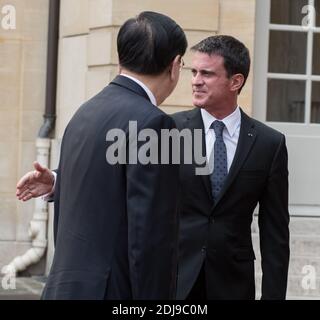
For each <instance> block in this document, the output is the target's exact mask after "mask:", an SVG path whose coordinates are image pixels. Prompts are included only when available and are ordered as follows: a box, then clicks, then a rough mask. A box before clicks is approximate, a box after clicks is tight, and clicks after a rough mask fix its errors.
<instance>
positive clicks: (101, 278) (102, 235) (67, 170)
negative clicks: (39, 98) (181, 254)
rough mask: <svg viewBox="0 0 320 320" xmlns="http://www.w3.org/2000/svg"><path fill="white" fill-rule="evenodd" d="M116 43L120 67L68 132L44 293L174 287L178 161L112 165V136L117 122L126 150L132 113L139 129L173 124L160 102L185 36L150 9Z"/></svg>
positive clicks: (160, 291)
mask: <svg viewBox="0 0 320 320" xmlns="http://www.w3.org/2000/svg"><path fill="white" fill-rule="evenodd" d="M117 44H118V55H119V65H120V73H121V74H120V75H119V76H117V77H116V78H115V79H114V80H113V81H112V82H111V83H110V84H109V85H108V86H107V87H106V88H104V89H103V90H102V91H101V92H100V93H98V94H97V95H96V96H95V97H93V98H92V99H90V100H89V101H88V102H86V103H84V104H83V105H82V106H81V107H80V108H79V109H78V111H77V112H76V113H75V115H74V116H73V118H72V119H71V121H70V122H69V124H68V125H67V128H66V130H65V133H64V136H63V139H62V144H61V155H60V163H59V168H58V170H57V180H56V185H55V192H54V201H55V221H54V229H55V230H54V235H55V254H54V259H53V264H52V267H51V271H50V274H49V277H48V280H47V283H46V286H45V288H44V291H43V294H42V298H43V299H172V298H174V295H175V289H176V288H175V287H176V270H177V246H178V241H177V238H178V234H177V220H178V215H177V202H178V175H179V167H178V166H177V165H173V164H169V165H162V164H156V163H153V164H150V163H149V164H146V165H143V164H141V163H140V162H139V161H136V162H135V161H133V162H130V163H123V164H121V163H117V164H110V161H109V160H110V159H106V157H107V158H108V154H106V152H107V150H108V148H109V147H110V146H111V145H112V143H111V141H108V139H106V136H107V134H108V132H110V130H113V129H117V130H121V131H122V132H124V133H125V137H126V138H125V141H124V142H126V143H127V144H128V145H126V144H123V145H121V146H122V147H123V148H122V147H121V149H119V150H118V152H119V153H123V152H125V153H126V157H125V159H127V156H128V152H129V149H130V147H129V139H131V138H130V136H129V121H133V122H134V123H135V124H136V126H137V131H138V133H139V132H141V131H142V130H143V129H153V130H154V132H155V133H158V134H159V136H160V130H161V129H172V128H174V127H175V124H174V121H173V120H172V119H171V118H170V117H169V116H168V115H166V114H165V113H164V112H162V111H161V110H160V109H159V108H157V107H156V106H157V105H159V104H161V103H162V102H163V101H164V100H165V99H166V98H167V97H168V96H169V95H170V94H171V92H172V91H173V89H174V88H175V86H176V84H177V81H178V78H179V74H180V69H181V63H182V56H183V55H184V53H185V50H186V48H187V41H186V37H185V34H184V32H183V30H182V29H181V28H180V27H179V26H178V25H177V24H176V23H175V22H174V21H173V20H172V19H170V18H169V17H167V16H165V15H162V14H158V13H154V12H143V13H141V14H139V15H138V16H137V17H136V18H134V19H129V20H128V21H126V22H125V23H124V25H123V26H122V27H121V28H120V31H119V34H118V40H117ZM158 144H159V145H161V139H159V141H158ZM140 146H141V142H138V146H137V147H138V150H139V147H140ZM159 157H161V155H159ZM133 160H137V159H133ZM134 163H136V164H134ZM50 178H51V177H50ZM25 191H26V190H21V192H22V193H21V196H22V197H23V196H24V197H25V196H28V192H25ZM29 191H30V190H29Z"/></svg>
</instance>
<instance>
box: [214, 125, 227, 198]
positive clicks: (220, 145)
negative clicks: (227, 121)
mask: <svg viewBox="0 0 320 320" xmlns="http://www.w3.org/2000/svg"><path fill="white" fill-rule="evenodd" d="M224 126H225V125H224V123H223V122H222V121H218V120H216V121H214V122H213V123H212V124H211V126H210V128H211V129H213V130H214V133H215V135H216V141H215V143H214V148H213V151H212V153H211V156H210V158H211V159H212V157H214V158H213V161H214V167H213V172H212V174H211V175H210V180H211V187H212V197H213V201H214V202H215V201H216V200H217V198H218V196H219V193H220V191H221V189H222V187H223V183H224V181H225V179H226V177H227V174H228V167H227V148H226V145H225V143H224V141H223V136H222V132H223V129H224ZM211 162H212V160H211Z"/></svg>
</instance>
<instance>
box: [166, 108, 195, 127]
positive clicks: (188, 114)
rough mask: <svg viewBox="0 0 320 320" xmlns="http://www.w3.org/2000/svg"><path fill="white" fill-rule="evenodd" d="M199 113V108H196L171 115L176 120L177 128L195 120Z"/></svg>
mask: <svg viewBox="0 0 320 320" xmlns="http://www.w3.org/2000/svg"><path fill="white" fill-rule="evenodd" d="M198 113H199V108H194V109H192V110H186V111H180V112H176V113H173V114H171V115H170V117H171V118H172V119H173V120H174V122H175V123H176V125H177V126H179V127H180V126H182V124H183V123H184V122H185V121H187V120H189V119H191V118H193V117H194V116H196V115H197V114H198Z"/></svg>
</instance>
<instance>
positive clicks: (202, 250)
mask: <svg viewBox="0 0 320 320" xmlns="http://www.w3.org/2000/svg"><path fill="white" fill-rule="evenodd" d="M206 251H207V247H205V246H203V247H202V249H201V252H202V253H203V254H205V253H206Z"/></svg>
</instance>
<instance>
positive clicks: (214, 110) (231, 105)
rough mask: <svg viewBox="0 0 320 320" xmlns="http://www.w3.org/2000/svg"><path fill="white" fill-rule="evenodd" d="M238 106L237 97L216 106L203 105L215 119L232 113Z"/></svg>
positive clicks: (220, 118)
mask: <svg viewBox="0 0 320 320" xmlns="http://www.w3.org/2000/svg"><path fill="white" fill-rule="evenodd" d="M237 106H238V102H237V97H235V98H234V99H232V100H230V101H226V102H225V103H223V104H220V105H218V106H211V107H204V109H205V110H206V111H207V112H209V113H210V114H211V115H213V116H214V117H215V118H216V119H219V120H222V119H224V118H226V117H227V116H229V115H230V114H232V113H233V112H234V111H235V110H236V108H237Z"/></svg>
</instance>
